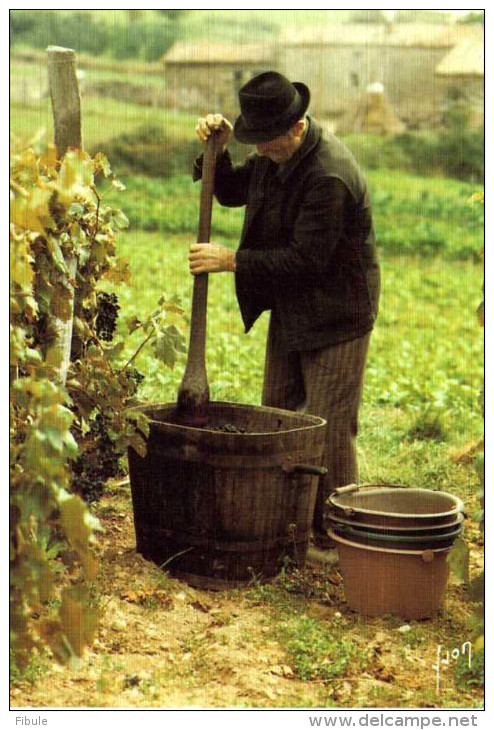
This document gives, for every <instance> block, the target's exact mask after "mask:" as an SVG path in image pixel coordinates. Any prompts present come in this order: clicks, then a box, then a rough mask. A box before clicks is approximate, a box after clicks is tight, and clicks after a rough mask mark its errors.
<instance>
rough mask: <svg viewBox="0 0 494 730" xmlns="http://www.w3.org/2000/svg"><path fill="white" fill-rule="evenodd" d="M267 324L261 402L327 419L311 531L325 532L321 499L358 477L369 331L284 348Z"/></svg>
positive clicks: (353, 481) (351, 482)
mask: <svg viewBox="0 0 494 730" xmlns="http://www.w3.org/2000/svg"><path fill="white" fill-rule="evenodd" d="M274 330H275V328H274V327H273V326H272V320H271V323H270V326H269V333H268V342H267V347H266V362H265V369H264V386H263V395H262V404H263V405H264V406H271V407H273V408H286V409H287V410H291V411H299V412H304V413H309V414H311V415H313V416H320V417H321V418H324V419H326V421H327V426H326V434H325V449H324V455H323V461H322V464H323V465H324V466H325V467H326V468H327V470H328V472H327V474H326V476H324V477H320V480H319V486H318V491H317V498H316V506H315V511H314V519H313V528H314V531H315V532H324V531H325V527H326V525H325V519H324V514H325V501H326V499H327V498H328V497H329V495H330V494H331V492H333V491H334V490H335V489H336V488H337V487H341V486H344V485H346V484H354V483H357V481H358V471H357V456H356V444H355V441H356V436H357V430H358V410H359V406H360V402H361V399H362V389H363V382H364V371H365V362H366V358H367V350H368V347H369V341H370V333H368V334H366V335H364V336H363V337H359V338H358V339H356V340H351V341H349V342H343V343H342V344H338V345H332V346H330V347H323V348H321V349H317V350H307V351H300V352H289V353H283V352H281V351H280V348H279V347H278V345H277V342H276V332H275V331H274Z"/></svg>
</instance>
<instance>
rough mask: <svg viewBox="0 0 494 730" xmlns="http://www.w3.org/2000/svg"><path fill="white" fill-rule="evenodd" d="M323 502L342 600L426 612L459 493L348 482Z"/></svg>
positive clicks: (437, 586)
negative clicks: (452, 493) (350, 483)
mask: <svg viewBox="0 0 494 730" xmlns="http://www.w3.org/2000/svg"><path fill="white" fill-rule="evenodd" d="M328 506H329V513H328V519H329V524H330V528H329V530H328V534H329V535H330V536H331V537H332V538H333V540H334V541H335V542H336V546H337V549H338V554H339V562H340V569H341V573H342V576H343V581H344V587H345V594H346V598H347V602H348V605H349V607H350V608H352V609H353V610H355V611H358V612H359V613H362V614H364V615H367V616H382V615H385V614H393V615H398V616H401V617H402V618H405V619H419V618H427V617H429V616H432V615H433V614H434V613H435V612H436V611H437V609H438V608H439V606H440V604H441V601H442V599H443V597H444V593H445V590H446V585H447V582H448V574H449V569H448V563H447V556H448V553H449V551H450V550H451V547H452V545H453V543H454V541H455V540H456V538H457V537H458V536H459V535H460V534H461V531H462V527H463V520H464V512H463V503H462V501H461V500H460V499H458V498H457V497H455V496H453V495H451V494H447V493H446V492H436V491H433V490H429V489H416V488H412V487H405V486H402V485H365V486H357V485H349V486H347V487H342V488H340V489H337V490H336V491H335V492H334V493H333V494H332V495H331V496H330V497H329V499H328Z"/></svg>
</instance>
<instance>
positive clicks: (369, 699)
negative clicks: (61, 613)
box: [11, 484, 483, 708]
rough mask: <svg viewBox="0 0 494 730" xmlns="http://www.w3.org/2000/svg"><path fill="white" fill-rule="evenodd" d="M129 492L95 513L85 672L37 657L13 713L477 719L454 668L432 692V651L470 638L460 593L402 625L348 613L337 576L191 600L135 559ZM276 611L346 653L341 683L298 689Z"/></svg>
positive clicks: (478, 560)
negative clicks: (240, 711)
mask: <svg viewBox="0 0 494 730" xmlns="http://www.w3.org/2000/svg"><path fill="white" fill-rule="evenodd" d="M129 492H130V490H129V487H128V485H122V484H120V485H114V486H113V487H112V488H111V490H110V491H109V492H108V494H107V495H105V496H104V498H103V499H102V500H101V502H100V503H99V504H98V505H97V506H96V507H95V512H96V513H97V514H98V516H99V517H100V519H101V522H102V525H103V527H104V532H103V533H102V536H101V538H100V542H99V546H98V553H99V563H100V569H99V577H98V580H97V585H96V592H95V600H96V602H97V603H98V605H99V607H100V613H101V623H100V627H99V632H98V635H97V638H96V640H95V642H94V644H93V646H92V647H91V649H90V650H88V652H87V655H86V658H85V661H84V663H83V666H82V668H80V669H78V670H75V669H71V668H67V667H61V666H59V665H57V664H55V663H54V662H52V661H51V659H49V658H47V657H40V658H39V661H38V665H39V666H38V671H37V673H35V675H33V676H31V677H30V679H31V681H27V679H24V680H22V681H21V682H18V683H16V684H15V685H14V686H13V687H12V691H11V703H12V707H24V708H25V707H46V708H48V707H60V708H69V707H70V708H82V707H104V708H106V707H122V708H125V707H134V708H151V707H163V708H165V707H166V708H171V707H177V708H178V707H196V708H198V707H199V708H225V707H232V708H233V707H235V708H243V707H244V708H245V707H255V708H261V707H269V708H275V707H287V708H288V707H308V708H311V707H333V708H346V707H354V708H362V707H368V708H372V707H374V708H376V707H402V708H405V707H407V708H432V707H455V708H480V707H482V704H483V690H482V688H480V687H468V686H464V685H463V686H458V685H457V683H456V682H455V678H454V674H455V666H454V665H455V662H454V661H451V663H450V664H449V665H444V667H443V669H442V670H441V688H440V692H439V693H438V692H437V691H436V671H435V670H434V669H433V664H435V662H436V658H437V646H438V645H439V644H440V645H442V647H443V650H444V651H446V650H449V651H452V650H453V649H454V648H456V647H460V648H461V646H462V644H463V643H464V642H465V641H467V640H468V639H469V638H470V636H471V629H470V623H469V622H470V617H471V610H472V609H471V604H470V603H469V600H468V594H467V589H466V587H465V586H460V585H454V584H453V583H452V582H451V581H450V585H449V587H448V592H447V596H446V600H445V603H444V605H443V607H442V608H441V609H440V611H439V613H438V615H437V616H436V617H435V618H434V619H428V620H423V621H409V622H405V621H403V620H400V619H399V618H396V617H390V616H387V617H383V618H365V617H362V616H359V615H357V614H355V613H353V612H351V611H350V610H349V609H348V608H347V606H346V603H345V597H344V591H343V585H342V580H341V576H340V574H339V572H338V568H337V566H330V565H323V564H319V565H314V566H309V567H307V568H306V569H305V570H303V571H300V572H296V573H295V574H294V575H292V576H290V575H285V574H284V575H282V576H281V578H279V579H277V580H276V581H274V583H272V584H271V585H269V586H267V587H266V586H264V587H263V586H260V585H259V584H255V583H252V584H250V585H249V586H246V588H243V589H236V590H231V591H222V592H210V591H204V590H198V589H196V588H192V587H190V586H188V585H187V584H185V583H182V582H179V581H178V580H175V579H174V578H173V577H171V576H170V575H168V574H167V573H165V572H163V571H161V570H160V569H159V568H158V567H156V566H155V565H154V564H152V563H150V562H148V561H146V560H144V559H143V558H142V557H141V556H140V555H138V554H137V553H136V551H135V540H134V529H133V517H132V507H131V501H130V494H129ZM471 529H472V530H474V527H472V528H471ZM467 537H469V538H471V539H472V540H473V541H471V544H470V547H471V556H472V561H471V563H472V566H473V567H472V573H473V574H474V575H475V573H476V572H478V571H480V569H481V566H482V560H483V558H482V548H481V546H480V545H479V543H478V535H475V534H473V535H470V536H468V535H467ZM475 540H477V542H475ZM280 607H281V608H282V609H283V611H284V612H285V613H284V615H285V616H286V615H287V613H286V612H287V611H288V612H289V611H290V610H292V609H293V611H294V615H297V616H300V615H303V616H308V617H312V618H315V619H317V620H318V621H320V622H322V623H323V624H324V625H325V626H326V627H328V626H330V627H332V628H333V627H334V635H335V637H336V638H338V639H341V640H342V641H350V642H352V643H353V644H354V646H355V647H356V650H357V651H356V655H355V658H354V659H353V660H352V661H351V662H350V663H349V664H348V666H346V667H345V670H344V671H343V673H342V674H341V675H340V676H338V677H336V678H333V679H331V680H321V679H301V678H300V676H299V673H298V671H297V668H296V666H295V663H294V657H293V655H292V654H290V653H289V652H287V647H286V645H285V644H284V643H283V641H282V640H281V639H280V638H279V636H277V634H276V626H277V623H278V622H279V621H280ZM405 627H408V628H405Z"/></svg>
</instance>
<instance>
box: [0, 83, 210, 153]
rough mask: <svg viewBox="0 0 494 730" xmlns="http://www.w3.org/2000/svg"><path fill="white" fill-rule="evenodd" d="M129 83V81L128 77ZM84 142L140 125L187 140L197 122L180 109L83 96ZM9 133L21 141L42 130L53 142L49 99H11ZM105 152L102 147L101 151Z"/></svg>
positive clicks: (87, 144) (91, 144)
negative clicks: (158, 128) (155, 107)
mask: <svg viewBox="0 0 494 730" xmlns="http://www.w3.org/2000/svg"><path fill="white" fill-rule="evenodd" d="M129 82H131V80H130V79H129ZM81 106H82V118H83V120H84V122H83V143H84V146H85V147H86V148H87V149H92V148H94V146H95V145H100V146H103V147H104V145H101V143H104V141H105V140H108V139H111V138H112V137H116V136H118V135H121V134H126V133H128V132H132V131H134V130H135V129H137V128H138V127H142V126H146V125H147V126H162V127H164V128H166V130H167V132H168V134H169V135H171V136H173V137H175V138H176V139H185V140H187V139H190V137H191V135H193V134H194V127H195V125H196V123H197V117H196V115H194V116H191V115H189V114H184V113H183V112H179V111H174V110H167V109H154V108H152V107H145V106H135V105H132V104H128V103H125V102H118V101H116V100H114V99H98V98H93V97H89V98H83V99H82V104H81ZM10 124H11V133H12V135H13V136H14V137H17V138H19V139H20V140H23V141H29V140H31V139H32V138H33V137H34V136H35V135H37V134H38V133H44V138H45V140H46V142H52V141H53V120H52V113H51V104H50V100H49V98H45V99H40V100H38V101H33V102H32V103H31V104H29V105H25V104H23V103H20V102H16V101H13V102H12V103H11V108H10ZM103 151H104V150H103Z"/></svg>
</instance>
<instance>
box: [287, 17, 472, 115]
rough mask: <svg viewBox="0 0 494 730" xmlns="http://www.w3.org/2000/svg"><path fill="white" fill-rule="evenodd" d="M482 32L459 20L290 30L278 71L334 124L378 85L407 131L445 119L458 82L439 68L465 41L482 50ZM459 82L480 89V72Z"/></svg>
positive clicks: (318, 111) (328, 26)
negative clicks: (304, 89)
mask: <svg viewBox="0 0 494 730" xmlns="http://www.w3.org/2000/svg"><path fill="white" fill-rule="evenodd" d="M483 36H484V29H483V26H476V25H460V24H455V25H449V26H443V25H422V24H419V23H414V24H399V23H397V24H387V25H386V24H383V25H378V24H363V23H361V24H341V25H327V26H322V27H317V28H312V27H301V28H296V29H286V31H285V32H284V34H283V35H282V36H280V38H279V39H278V44H277V46H278V61H279V64H280V66H279V69H280V70H281V71H282V72H284V73H286V75H287V76H289V78H291V79H293V80H299V81H303V82H305V83H306V84H308V85H309V86H310V88H311V91H312V103H311V107H310V108H311V111H312V113H313V114H314V116H316V117H319V118H320V119H326V120H330V121H334V122H337V121H338V120H339V119H342V118H343V116H344V115H347V114H348V111H349V110H350V109H352V108H354V107H355V105H356V104H358V103H359V100H360V99H362V95H363V93H364V92H365V89H366V88H367V87H368V86H369V85H370V84H373V83H381V84H383V86H384V89H385V90H386V94H387V97H388V99H389V102H390V104H391V105H392V108H393V109H394V110H395V112H396V114H397V117H398V118H399V119H401V120H402V121H403V122H404V123H405V124H406V126H407V127H408V128H411V129H417V128H427V127H430V126H436V125H437V124H440V123H441V119H442V115H443V113H444V107H445V103H446V100H447V98H448V93H449V92H448V87H449V86H451V85H452V84H454V83H457V81H458V79H457V78H454V76H449V77H448V74H445V73H444V72H440V73H436V69H441V65H440V64H441V63H442V62H443V61H444V59H445V57H447V54H449V53H450V52H453V49H455V48H456V47H458V46H459V45H461V44H464V43H470V44H474V45H475V46H476V47H477V48H482V49H483ZM462 79H463V81H462V83H463V86H464V88H465V87H466V86H468V84H473V85H475V87H476V88H477V87H480V84H479V78H478V76H477V75H476V76H475V78H473V77H466V76H462ZM477 96H478V94H477ZM481 103H483V92H482V102H481Z"/></svg>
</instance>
